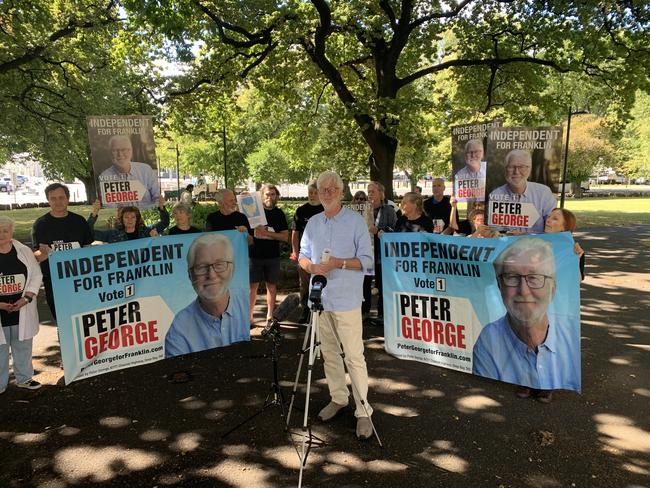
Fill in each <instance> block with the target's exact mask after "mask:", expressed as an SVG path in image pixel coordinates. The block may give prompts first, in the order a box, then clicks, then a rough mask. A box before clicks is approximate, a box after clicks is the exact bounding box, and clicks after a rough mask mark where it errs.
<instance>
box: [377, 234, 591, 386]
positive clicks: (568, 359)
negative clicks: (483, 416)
mask: <svg viewBox="0 0 650 488" xmlns="http://www.w3.org/2000/svg"><path fill="white" fill-rule="evenodd" d="M381 253H382V258H381V260H382V261H381V264H382V273H383V277H384V284H383V293H384V336H385V348H386V351H387V352H388V353H390V354H392V355H393V356H396V357H398V358H401V359H407V360H413V361H420V362H423V363H427V364H432V365H436V366H441V367H444V368H449V369H454V370H457V371H463V372H466V373H473V374H476V375H479V376H485V377H487V378H492V379H495V380H499V381H504V382H508V383H514V384H518V385H522V386H527V387H530V388H537V389H545V390H552V389H568V390H576V391H580V387H581V379H580V378H581V374H580V286H579V284H580V272H579V267H578V257H577V256H576V254H575V253H574V252H573V238H572V237H571V235H570V234H569V233H566V232H563V233H560V234H544V235H539V236H534V237H532V236H521V237H501V238H498V239H477V238H466V237H453V236H445V235H436V234H426V233H387V234H384V235H383V236H382V238H381Z"/></svg>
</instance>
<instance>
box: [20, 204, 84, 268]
mask: <svg viewBox="0 0 650 488" xmlns="http://www.w3.org/2000/svg"><path fill="white" fill-rule="evenodd" d="M92 242H93V234H92V232H91V230H90V226H89V225H88V222H86V219H84V218H83V217H82V216H81V215H78V214H76V213H74V212H68V215H66V216H65V217H53V216H52V214H50V213H46V214H45V215H43V216H42V217H39V218H38V219H37V220H36V222H34V227H33V228H32V246H33V249H34V250H38V247H39V245H40V244H47V245H48V246H50V247H51V248H52V251H64V250H67V249H77V248H80V247H83V246H88V245H90V244H91V243H92ZM41 270H42V271H43V276H45V277H49V276H50V264H49V262H48V260H47V259H46V260H45V261H43V262H41Z"/></svg>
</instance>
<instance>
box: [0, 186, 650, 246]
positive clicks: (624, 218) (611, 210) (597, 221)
mask: <svg viewBox="0 0 650 488" xmlns="http://www.w3.org/2000/svg"><path fill="white" fill-rule="evenodd" d="M302 203H304V202H280V207H281V208H282V209H283V210H284V212H285V213H286V214H287V218H288V219H289V221H291V219H292V217H293V212H294V211H295V209H296V208H297V207H298V206H299V205H301V204H302ZM565 206H566V208H568V209H569V210H571V211H572V212H574V213H575V214H576V216H577V218H578V229H579V230H582V229H587V228H589V227H602V226H605V227H608V226H619V225H626V224H650V198H633V197H621V198H585V199H581V200H574V199H572V198H568V199H567V200H566V201H565ZM459 207H461V208H462V205H459ZM91 208H92V207H91V206H90V205H78V206H74V207H71V208H70V209H71V211H73V212H75V213H78V214H79V215H82V216H84V217H87V216H88V215H90V210H91ZM213 210H214V209H212V208H210V209H209V210H208V208H206V211H213ZM47 211H48V209H47V208H44V207H43V208H26V209H19V210H3V211H0V215H6V216H9V217H11V218H12V219H14V220H15V221H16V228H15V230H14V238H16V239H18V240H19V241H22V242H28V241H30V239H31V230H32V224H33V223H34V221H35V220H36V219H37V218H38V217H40V216H41V215H43V214H44V213H46V212H47ZM196 213H197V214H200V213H202V212H200V211H198V212H196ZM464 214H465V211H464V210H461V216H464ZM111 215H113V212H111V211H108V210H102V211H101V212H100V214H99V221H98V222H97V224H96V225H97V227H98V228H99V229H103V228H105V227H106V219H107V218H108V217H110V216H111ZM152 216H153V217H154V218H155V217H156V216H157V213H156V216H154V215H153V214H152ZM197 217H198V215H197ZM203 218H204V216H203ZM198 220H200V219H198ZM197 223H199V222H197ZM199 224H200V223H199ZM199 226H200V225H199Z"/></svg>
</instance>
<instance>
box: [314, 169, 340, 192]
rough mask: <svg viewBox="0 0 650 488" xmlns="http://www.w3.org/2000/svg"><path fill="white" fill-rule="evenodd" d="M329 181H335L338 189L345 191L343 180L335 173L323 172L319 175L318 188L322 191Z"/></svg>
mask: <svg viewBox="0 0 650 488" xmlns="http://www.w3.org/2000/svg"><path fill="white" fill-rule="evenodd" d="M328 181H333V182H334V185H335V186H336V188H338V189H339V190H343V180H342V179H341V176H340V175H339V174H338V173H335V172H334V171H323V172H322V173H321V174H320V175H318V180H316V186H317V187H318V189H320V188H321V187H322V186H323V185H324V184H325V183H327V182H328Z"/></svg>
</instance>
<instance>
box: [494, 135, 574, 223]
mask: <svg viewBox="0 0 650 488" xmlns="http://www.w3.org/2000/svg"><path fill="white" fill-rule="evenodd" d="M561 155H562V128H561V127H501V128H495V129H490V130H489V131H488V142H487V159H488V162H489V164H488V171H487V180H486V192H485V194H486V197H487V198H486V215H485V222H486V224H487V225H489V226H490V227H491V228H494V229H497V230H502V231H513V232H517V233H535V234H539V233H542V232H543V231H544V221H545V220H546V218H547V217H548V216H549V215H550V213H551V211H552V210H553V209H554V208H555V207H556V206H557V199H556V197H555V193H554V190H555V188H556V187H557V183H558V181H559V179H560V170H561V159H562V158H561Z"/></svg>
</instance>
